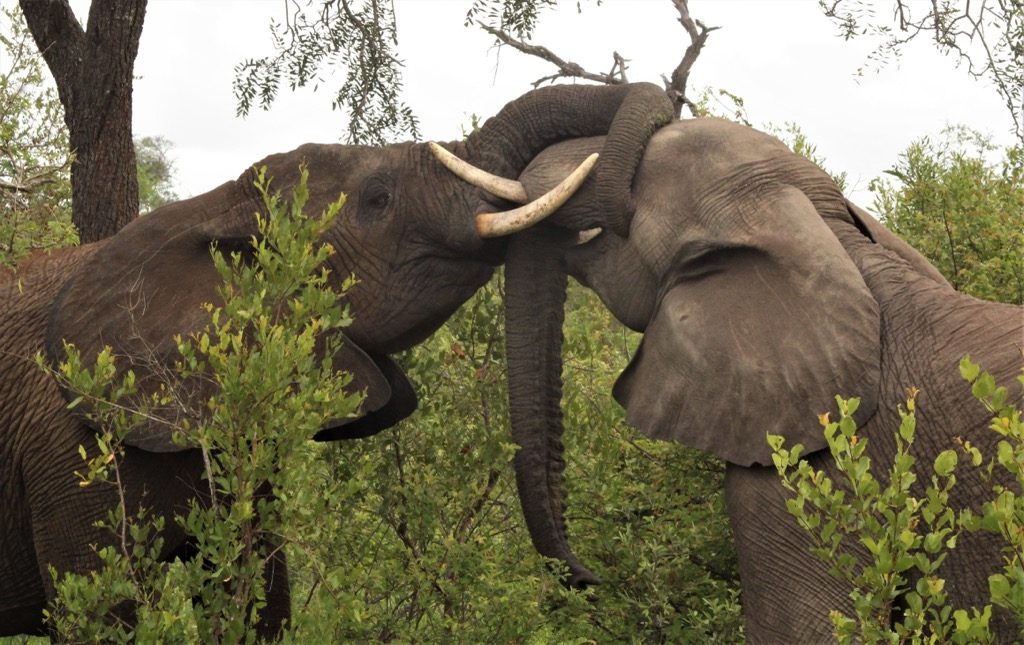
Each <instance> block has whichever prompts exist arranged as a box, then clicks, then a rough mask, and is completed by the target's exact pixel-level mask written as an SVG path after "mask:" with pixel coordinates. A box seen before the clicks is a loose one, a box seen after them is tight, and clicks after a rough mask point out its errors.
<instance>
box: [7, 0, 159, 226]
mask: <svg viewBox="0 0 1024 645" xmlns="http://www.w3.org/2000/svg"><path fill="white" fill-rule="evenodd" d="M146 1H147V0H93V2H92V4H91V6H90V7H89V21H88V31H85V30H83V29H82V25H81V24H80V23H79V22H78V19H77V18H76V17H75V14H74V12H72V10H71V7H70V6H69V4H68V0H19V3H20V5H21V10H22V12H23V13H24V14H25V22H26V23H27V24H28V27H29V30H31V32H32V36H33V38H35V41H36V45H37V46H38V47H39V51H40V52H42V55H43V59H44V60H45V61H46V64H47V65H48V66H49V68H50V73H51V74H53V78H54V80H55V81H56V84H57V93H58V95H59V96H60V102H61V103H62V104H63V105H64V122H65V123H66V124H67V126H68V134H69V135H70V141H71V151H72V152H73V153H74V155H75V158H74V161H73V162H72V164H71V219H72V221H73V222H74V224H75V227H76V228H77V229H78V235H79V238H80V239H81V241H82V242H83V243H85V242H94V241H96V240H100V239H103V238H105V237H109V236H110V235H113V234H114V233H116V232H117V231H118V230H120V229H121V227H123V226H124V225H125V224H127V223H128V222H130V221H132V220H133V219H135V217H137V216H138V212H139V187H138V181H137V179H136V174H135V173H136V170H135V149H134V147H133V145H132V74H133V70H134V67H135V56H136V55H137V54H138V52H139V38H140V36H141V35H142V23H143V20H144V18H145V14H146Z"/></svg>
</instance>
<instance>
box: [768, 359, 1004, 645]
mask: <svg viewBox="0 0 1024 645" xmlns="http://www.w3.org/2000/svg"><path fill="white" fill-rule="evenodd" d="M960 371H961V374H962V375H963V377H964V378H965V379H966V380H967V381H968V382H970V383H972V393H973V395H974V396H975V398H977V399H978V400H979V401H981V402H982V403H983V405H984V406H985V407H986V409H987V410H988V411H989V412H991V413H992V414H993V418H992V422H991V425H990V427H991V428H992V429H993V430H994V431H996V432H998V433H1000V434H1001V435H1002V436H1003V437H1004V439H1003V440H1001V441H1000V442H999V447H998V451H997V453H998V454H997V457H996V459H995V460H992V461H990V462H989V463H988V464H987V465H985V466H983V469H984V470H983V472H984V473H985V479H986V481H989V482H990V483H991V484H992V489H991V491H992V494H993V499H992V501H990V502H985V503H984V504H983V505H981V512H980V514H976V513H974V512H972V510H971V509H969V508H963V509H961V508H953V507H951V506H950V500H949V493H950V490H951V489H952V488H953V486H954V485H955V484H956V476H955V474H954V470H955V468H956V467H957V462H958V461H959V456H958V455H959V454H961V453H962V454H963V455H965V456H966V457H967V458H968V459H969V461H970V462H971V465H972V467H982V464H983V461H984V456H983V455H982V453H981V451H980V450H979V449H978V448H977V447H976V446H972V445H971V443H970V442H969V441H966V440H962V439H961V440H960V441H959V444H960V445H959V450H957V449H954V448H949V449H946V450H943V451H941V452H940V453H939V454H938V455H937V456H936V457H935V460H934V462H933V464H932V474H931V476H930V483H928V484H925V485H924V486H922V485H921V484H918V483H917V479H918V475H917V473H916V472H915V468H914V466H915V462H916V459H915V457H914V456H913V455H912V454H911V448H912V446H913V442H914V435H915V431H916V416H915V396H916V394H917V392H916V390H914V389H911V390H910V392H909V395H908V398H907V401H906V409H905V410H904V409H900V419H901V421H900V426H899V430H898V431H897V432H896V433H895V435H894V439H895V454H894V456H893V463H892V465H891V466H890V467H889V469H888V472H887V473H886V477H885V478H882V479H878V478H876V477H875V475H874V474H872V463H871V459H870V457H869V454H870V452H869V450H868V446H869V440H868V439H867V438H866V437H863V436H860V435H858V434H857V431H856V424H855V422H854V421H853V417H852V415H853V413H854V411H855V410H856V409H857V406H858V403H859V400H858V399H855V398H854V399H849V400H845V399H842V398H841V397H836V401H837V403H838V405H839V421H838V422H832V421H830V420H829V418H828V415H827V414H826V415H822V417H821V419H820V421H821V423H822V426H824V433H825V438H826V440H827V442H828V446H829V452H830V454H831V457H832V459H833V460H834V462H835V463H834V470H833V471H832V472H834V473H835V474H836V476H837V477H838V479H833V478H832V477H830V476H829V475H828V474H827V473H826V472H825V469H818V468H816V467H815V466H813V465H812V464H811V463H810V462H809V461H808V460H805V459H801V457H800V453H801V451H802V449H803V447H802V446H801V445H799V444H797V445H796V446H794V447H792V448H790V449H787V448H784V447H783V438H782V437H781V436H778V435H769V443H770V445H771V447H772V449H773V451H774V454H773V457H772V458H773V461H774V463H775V466H776V468H777V470H778V472H779V475H780V476H781V477H782V482H783V485H784V486H785V487H786V488H787V489H788V490H790V491H791V492H792V493H793V497H792V498H791V499H790V500H789V501H788V502H787V508H788V510H789V512H790V513H791V514H792V515H793V516H794V517H795V518H796V519H797V522H798V523H799V524H800V525H801V526H802V527H803V528H804V529H805V530H806V531H807V532H808V534H809V535H810V536H811V538H812V540H813V542H814V544H815V546H814V548H813V552H814V554H815V555H816V556H817V557H818V558H820V559H821V560H822V561H823V562H825V563H828V564H829V571H830V573H831V574H832V575H834V576H836V577H838V578H840V579H842V580H844V581H846V582H848V583H849V584H850V586H851V587H852V591H851V594H850V595H851V598H852V600H853V606H854V611H855V616H846V615H844V614H842V613H841V612H840V611H838V610H834V611H833V612H832V615H831V619H832V623H833V625H834V626H835V630H836V631H835V633H836V635H837V636H838V637H839V639H840V641H841V642H908V641H909V642H921V641H922V640H927V641H928V642H935V641H937V642H953V643H975V642H990V641H991V634H990V632H989V620H990V618H991V615H992V607H991V605H986V606H984V607H968V608H954V607H951V606H949V605H948V604H947V603H946V591H945V586H946V580H945V579H943V578H942V577H941V576H940V575H939V567H940V566H941V564H942V562H943V561H944V560H945V558H946V556H947V555H948V554H949V553H950V551H952V550H953V549H955V548H956V545H957V539H958V537H959V536H960V535H961V534H962V533H963V531H979V530H984V531H990V532H993V533H997V534H1000V535H1001V536H1002V537H1003V538H1004V540H1005V541H1006V547H1005V549H1004V553H1005V555H1006V559H1005V566H1004V569H1005V574H1002V573H1000V574H994V575H992V576H991V577H990V578H989V588H990V592H991V600H992V602H993V603H995V604H998V605H1001V606H1003V607H1006V608H1007V609H1009V610H1010V611H1011V613H1012V614H1013V615H1014V616H1015V617H1016V618H1017V620H1021V618H1024V592H1022V590H1024V586H1021V583H1022V581H1024V563H1022V562H1021V559H1020V558H1021V547H1022V546H1024V542H1022V537H1021V535H1022V533H1024V531H1022V526H1024V524H1022V522H1021V518H1024V499H1019V498H1017V497H1016V496H1015V494H1014V492H1013V491H1014V490H1019V489H1020V488H1021V486H1022V484H1024V477H1022V471H1021V467H1020V464H1021V461H1020V460H1021V459H1022V458H1024V423H1022V421H1021V418H1020V413H1019V411H1018V410H1017V408H1016V407H1015V406H1014V405H1012V404H1009V403H1008V400H1007V390H1006V388H1004V387H996V385H995V383H994V380H993V378H992V376H991V375H989V374H988V373H981V374H979V371H980V370H979V368H978V366H977V365H975V364H973V363H971V362H970V358H969V357H965V358H964V359H963V360H962V361H961V364H960ZM1019 379H1020V381H1021V384H1022V385H1024V376H1020V377H1019ZM817 463H819V464H821V463H822V462H821V461H820V460H818V462H817ZM997 463H998V465H999V467H1001V468H1003V469H1004V470H1005V471H1006V472H1008V473H1010V474H1011V480H1012V481H1013V484H1014V485H1013V486H1005V485H1003V484H1000V483H998V482H999V481H1003V480H1005V478H1000V477H998V476H994V475H993V470H994V469H995V468H996V464H997ZM874 468H875V469H876V472H877V468H878V466H877V465H875V466H874ZM897 608H898V609H899V610H900V611H898V612H897V611H896V610H897ZM1022 624H1024V623H1022Z"/></svg>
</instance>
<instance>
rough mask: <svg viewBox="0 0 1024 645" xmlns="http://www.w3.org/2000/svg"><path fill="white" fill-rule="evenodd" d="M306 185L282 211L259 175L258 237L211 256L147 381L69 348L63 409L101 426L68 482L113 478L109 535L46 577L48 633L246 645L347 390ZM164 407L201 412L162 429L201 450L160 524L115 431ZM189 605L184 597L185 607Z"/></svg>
mask: <svg viewBox="0 0 1024 645" xmlns="http://www.w3.org/2000/svg"><path fill="white" fill-rule="evenodd" d="M306 179H307V171H306V169H305V168H302V170H301V180H300V182H299V184H298V185H297V186H296V187H295V188H294V191H293V193H292V196H291V200H290V201H289V202H288V203H287V204H284V203H282V201H281V199H280V197H279V196H278V195H272V194H270V193H269V192H268V189H267V186H268V180H267V179H266V178H265V177H264V176H263V174H262V172H261V173H260V174H259V178H258V180H257V188H258V189H259V190H260V192H261V193H262V195H263V199H264V203H265V206H266V209H267V213H268V215H267V216H266V217H263V216H259V215H256V218H257V220H258V230H259V234H258V236H254V238H253V239H252V240H251V248H250V249H246V250H244V251H236V252H232V253H230V255H225V254H224V253H222V252H220V251H219V250H217V249H214V250H213V259H214V264H215V265H216V267H217V270H218V271H219V272H220V274H221V276H222V277H223V278H224V281H225V282H224V285H223V287H221V288H220V291H219V295H220V296H221V298H222V303H221V304H220V305H219V306H217V305H214V304H208V305H206V310H207V312H208V313H209V316H210V322H209V324H208V325H207V326H206V327H205V328H203V329H202V330H199V331H196V332H193V333H191V334H190V335H189V336H188V337H179V338H177V344H178V350H179V352H180V358H179V359H178V360H177V361H176V362H175V364H174V365H173V368H172V369H170V370H168V371H167V378H166V381H167V382H166V383H164V385H163V386H162V387H159V388H156V389H155V391H154V392H153V393H151V394H143V395H141V396H139V391H138V387H137V384H136V382H135V377H134V374H133V372H132V371H130V370H129V371H127V372H125V373H124V374H123V375H122V376H119V372H118V368H117V366H116V360H115V358H114V356H113V355H112V353H111V351H110V350H109V348H108V349H105V350H104V351H103V352H101V353H100V354H99V356H98V358H97V360H96V362H95V365H94V366H93V367H91V368H87V367H85V366H83V364H82V361H81V360H80V357H79V356H78V354H77V352H75V351H74V349H73V348H69V352H68V360H67V361H66V362H65V363H64V364H62V365H61V366H60V369H59V378H60V380H61V381H62V382H63V384H64V385H65V386H66V387H68V388H69V389H71V390H73V391H76V392H79V393H81V396H80V397H79V399H78V400H77V401H76V402H75V403H79V404H81V403H85V404H87V408H86V409H87V410H88V412H87V413H88V414H89V415H90V416H91V417H92V419H93V421H94V422H95V423H96V424H97V425H98V426H99V427H102V428H104V431H103V432H101V433H100V435H99V437H98V440H97V448H98V450H94V449H92V448H91V447H84V446H83V447H82V449H81V452H82V454H83V457H86V462H85V463H86V468H85V469H84V470H83V472H82V473H80V476H81V483H82V485H84V486H109V485H113V486H114V488H115V490H117V491H118V494H119V496H120V504H118V505H117V507H115V508H114V509H112V510H111V512H110V514H109V515H108V517H107V518H106V519H105V520H104V522H103V526H104V527H105V528H107V529H108V530H109V532H110V535H111V536H112V539H111V542H112V543H111V544H109V545H102V546H100V547H99V548H98V551H97V554H98V556H99V558H100V560H101V561H102V562H103V565H104V566H103V568H102V569H100V570H99V571H96V572H93V573H91V574H88V575H73V574H69V575H58V572H56V571H54V572H53V574H54V578H55V583H56V584H57V587H58V597H57V600H56V601H55V603H54V604H53V606H52V607H51V609H50V617H51V619H52V621H53V624H54V626H55V628H56V630H57V632H58V633H59V634H60V635H61V637H62V638H66V639H69V640H75V641H78V640H95V639H99V640H105V641H106V640H110V641H115V642H127V641H130V640H137V639H140V638H141V639H145V640H151V641H163V640H174V641H183V640H193V639H194V635H195V634H201V635H203V639H204V640H207V639H208V640H210V641H212V642H252V641H253V640H254V639H255V637H256V634H255V631H254V630H253V624H254V623H255V622H256V620H257V618H258V616H259V615H260V612H261V611H262V610H263V609H264V607H265V606H266V603H267V602H268V600H267V598H265V595H264V576H265V567H266V566H267V563H268V562H270V561H271V560H272V559H273V558H274V557H275V554H276V552H277V551H278V549H280V548H282V547H283V546H284V545H285V544H292V543H294V544H296V545H299V547H300V548H301V546H302V545H304V544H307V543H308V542H309V541H310V540H315V539H317V536H318V535H319V531H320V528H319V526H318V523H317V518H319V517H320V516H321V515H322V514H323V513H326V512H328V507H327V506H328V501H329V500H330V499H331V498H332V491H331V490H330V488H331V487H330V485H329V484H328V483H325V482H322V481H319V480H317V479H315V477H314V473H318V472H319V471H313V473H311V472H310V470H309V469H308V468H306V467H305V464H307V463H309V462H311V461H314V460H315V458H316V456H317V455H316V454H315V453H313V452H312V447H311V444H310V442H309V438H310V437H311V436H312V435H313V434H314V433H315V432H316V430H317V429H319V428H320V427H322V425H323V424H324V423H325V422H326V421H327V420H329V419H337V418H344V417H346V416H349V415H351V414H352V413H354V412H355V411H356V410H357V407H358V404H359V402H360V400H361V395H359V394H347V393H345V391H344V388H345V386H346V385H347V384H348V382H349V381H350V379H351V377H350V375H348V374H344V373H341V372H338V371H336V370H335V369H334V367H333V364H332V356H333V354H334V352H335V350H336V349H337V348H338V343H339V342H341V334H340V331H341V329H342V328H343V327H344V326H346V325H348V324H349V323H350V322H351V320H350V318H349V317H348V315H347V314H346V312H345V310H343V309H342V308H341V307H340V305H339V300H338V293H337V292H336V291H335V289H334V288H332V282H337V278H334V277H331V276H329V274H328V271H327V269H326V268H324V267H325V264H324V263H325V261H326V260H327V258H328V256H329V255H330V254H331V253H333V249H331V247H330V246H329V245H327V244H319V243H318V242H317V240H318V238H319V237H320V235H321V233H323V231H324V230H326V228H327V227H329V226H330V225H331V223H332V221H333V220H334V217H335V215H336V213H337V211H338V209H339V208H340V206H341V203H342V201H341V200H339V201H338V202H336V203H334V204H332V205H331V206H330V207H329V208H328V209H327V210H326V212H324V213H323V214H322V215H321V216H320V217H318V218H309V217H306V216H305V215H304V214H303V213H302V208H303V206H304V204H305V201H306V199H307V197H308V193H307V190H306ZM204 379H212V380H213V381H214V382H215V383H216V387H215V388H211V389H210V390H209V391H210V394H209V396H206V397H205V398H203V399H202V400H201V401H199V402H198V403H196V402H193V401H188V400H184V399H182V398H180V397H182V396H183V393H184V392H186V391H187V390H186V388H185V387H183V384H186V383H196V382H201V381H202V380H204ZM126 400H128V401H133V402H139V403H140V404H139V405H138V406H127V405H124V403H123V402H124V401H126ZM168 405H178V406H189V405H192V406H196V407H198V408H200V409H201V413H200V414H199V415H198V416H192V417H188V416H186V417H183V419H185V420H183V421H180V422H179V423H178V425H177V427H175V429H174V433H175V438H176V440H177V441H180V442H181V443H183V444H187V445H189V446H191V447H197V448H198V450H199V451H201V453H202V462H203V464H204V471H205V472H204V473H203V478H204V480H205V483H204V486H205V487H206V488H205V489H204V490H199V491H197V495H196V498H195V499H193V500H192V501H191V503H190V504H189V506H188V508H187V510H186V511H185V512H183V513H182V514H180V515H177V516H175V517H173V518H164V517H158V516H153V515H152V514H150V513H148V512H147V509H146V508H145V506H144V505H143V506H141V507H140V508H138V509H136V508H129V507H128V506H127V504H126V497H125V486H124V482H123V481H122V480H121V475H120V472H119V464H120V462H121V459H122V457H123V443H122V442H123V439H124V437H125V436H126V435H127V434H128V433H129V432H131V431H132V429H133V428H134V427H135V426H136V424H137V422H138V421H140V420H142V419H144V418H146V417H148V416H151V415H153V414H155V413H156V411H158V410H161V409H164V408H166V406H168ZM197 419H198V420H197ZM169 485H170V484H169ZM200 488H201V489H202V488H203V487H200ZM324 493H326V494H324ZM334 510H335V511H336V509H334ZM172 521H173V522H174V523H176V524H177V525H178V528H177V529H176V530H178V531H180V530H184V532H185V534H186V535H188V536H189V538H190V540H191V541H192V543H193V545H194V548H195V551H196V555H195V557H193V558H192V559H190V560H188V561H187V562H184V563H177V564H174V565H173V566H168V565H167V564H165V563H163V562H161V559H162V558H161V555H162V549H163V541H162V539H161V537H160V536H161V531H162V530H163V528H164V526H165V525H166V524H165V522H172ZM327 584H328V585H329V584H330V581H329V580H328V581H327ZM168 590H173V592H171V593H168ZM188 599H192V600H195V601H196V602H195V604H194V606H193V608H192V609H191V610H189V609H188V605H187V601H188ZM133 617H134V620H130V619H131V618H133ZM189 635H193V636H192V637H191V638H188V636H189Z"/></svg>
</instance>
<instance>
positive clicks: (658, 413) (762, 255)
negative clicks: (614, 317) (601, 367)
mask: <svg viewBox="0 0 1024 645" xmlns="http://www.w3.org/2000/svg"><path fill="white" fill-rule="evenodd" d="M741 206H744V208H743V213H737V214H736V219H734V220H733V221H734V223H735V222H736V221H742V225H743V227H745V229H744V230H738V229H739V228H741V227H737V229H734V230H730V231H722V230H716V227H719V228H720V227H723V226H725V225H726V224H724V222H725V221H726V220H727V219H728V218H716V219H715V221H714V222H711V223H702V225H701V226H699V227H696V228H698V229H699V230H700V231H703V233H701V234H699V238H700V239H696V240H693V241H692V242H688V243H686V244H684V245H683V246H684V248H682V249H681V250H680V251H679V253H678V254H677V255H676V257H675V258H674V260H673V263H672V268H671V270H670V271H669V272H668V275H666V276H665V278H664V281H663V283H662V285H661V290H660V295H659V301H658V304H657V308H656V310H655V313H654V316H653V317H652V319H651V322H650V323H649V324H648V326H647V328H646V330H645V332H644V337H643V339H642V341H641V343H640V346H639V348H638V350H637V352H636V354H635V356H634V357H633V360H632V361H631V362H630V364H629V365H628V367H627V368H626V370H625V371H624V372H623V373H622V375H621V376H620V377H619V380H618V381H617V382H616V384H615V388H614V391H613V393H614V396H615V398H616V400H617V401H619V403H620V404H622V406H623V407H625V408H626V420H627V422H629V423H630V424H632V425H634V426H635V427H637V428H638V429H640V430H641V431H642V432H644V433H645V434H647V435H648V436H650V437H654V438H659V439H675V440H678V441H680V442H682V443H685V444H687V445H690V446H693V447H696V448H700V449H703V450H707V451H710V452H712V453H714V454H716V455H718V456H720V457H722V458H724V459H725V460H727V461H729V462H732V463H735V464H739V465H743V466H747V465H751V464H762V465H769V464H771V463H772V462H771V450H770V449H769V447H768V443H767V440H766V434H767V433H772V434H779V435H782V436H783V437H784V438H785V440H786V443H787V444H789V445H793V444H795V443H801V444H803V445H804V448H805V450H804V452H805V454H807V453H810V452H814V451H817V450H820V449H822V448H824V447H825V446H826V443H825V439H824V436H823V433H822V428H821V426H820V424H819V422H818V415H819V414H820V413H822V412H826V411H832V410H834V409H835V400H834V399H835V395H837V394H840V395H842V396H844V397H851V396H858V397H861V406H860V408H859V409H858V411H857V414H856V415H855V419H856V420H857V421H858V423H861V422H863V421H864V420H866V419H867V418H868V417H869V416H870V415H871V414H872V413H873V411H874V409H875V406H876V397H877V389H878V381H879V376H880V336H879V326H880V323H879V311H878V305H877V303H876V302H875V300H874V298H873V297H872V295H871V292H870V291H869V290H868V288H867V286H866V285H865V283H864V281H863V279H862V278H861V276H860V273H859V272H858V271H857V268H856V267H855V266H854V264H853V263H852V262H851V260H850V259H849V257H848V256H847V255H846V253H845V252H844V251H843V248H842V246H841V245H840V244H839V242H838V240H837V239H836V238H835V237H834V236H833V234H832V233H831V231H830V229H829V228H828V226H827V225H826V224H825V222H824V221H823V220H822V219H821V218H820V216H819V215H818V213H817V211H815V209H814V207H813V205H812V204H811V202H810V201H809V200H808V199H807V198H806V197H805V196H804V195H803V194H802V193H800V192H799V191H797V190H795V189H792V188H783V189H781V190H779V191H778V192H777V194H776V195H774V196H772V197H769V198H767V199H765V198H760V199H759V200H758V202H757V204H756V208H754V209H753V210H751V209H748V208H746V207H745V205H741ZM734 225H735V224H734ZM722 239H729V240H731V241H732V242H735V244H734V245H728V246H727V245H723V244H722V243H721V242H720V241H719V240H722ZM732 242H731V243H732ZM731 243H730V244H731Z"/></svg>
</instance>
